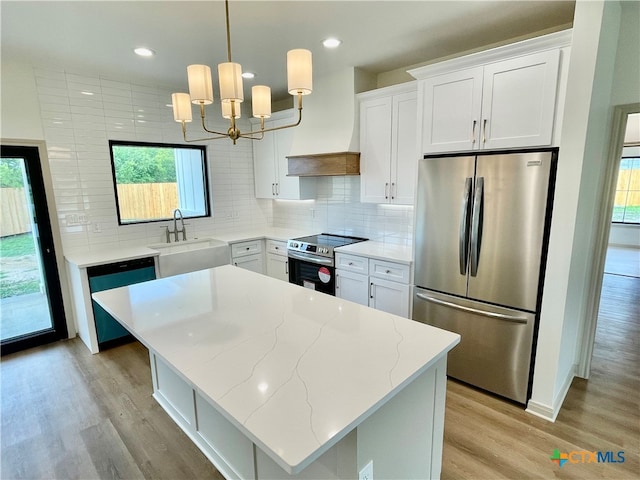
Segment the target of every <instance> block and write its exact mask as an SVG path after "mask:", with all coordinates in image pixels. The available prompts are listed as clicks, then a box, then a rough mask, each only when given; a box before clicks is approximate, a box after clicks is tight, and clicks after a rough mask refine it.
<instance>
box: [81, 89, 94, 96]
mask: <svg viewBox="0 0 640 480" xmlns="http://www.w3.org/2000/svg"><path fill="white" fill-rule="evenodd" d="M80 93H81V94H82V95H93V92H88V91H86V90H83V91H82V92H80Z"/></svg>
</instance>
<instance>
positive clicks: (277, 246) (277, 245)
mask: <svg viewBox="0 0 640 480" xmlns="http://www.w3.org/2000/svg"><path fill="white" fill-rule="evenodd" d="M267 252H269V253H275V254H276V255H282V256H283V257H286V256H287V242H282V241H280V240H269V239H267Z"/></svg>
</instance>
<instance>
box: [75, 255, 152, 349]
mask: <svg viewBox="0 0 640 480" xmlns="http://www.w3.org/2000/svg"><path fill="white" fill-rule="evenodd" d="M87 276H88V277H89V290H90V292H91V293H94V292H101V291H103V290H109V289H111V288H117V287H124V286H127V285H133V284H134V283H140V282H146V281H148V280H155V278H156V269H155V262H154V260H153V257H148V258H139V259H135V260H127V261H122V262H116V263H108V264H105V265H96V266H93V267H88V268H87ZM91 302H92V306H93V317H94V320H95V325H96V336H97V340H98V350H104V349H106V348H110V347H115V346H117V345H122V344H124V343H128V342H131V341H133V339H134V338H133V336H132V335H131V334H130V333H129V331H128V330H127V329H126V328H124V327H123V326H122V325H120V323H119V322H118V321H117V320H116V319H115V318H113V317H112V316H111V315H109V313H107V311H106V310H105V309H104V308H102V307H101V306H100V305H98V304H97V303H96V301H95V300H92V301H91Z"/></svg>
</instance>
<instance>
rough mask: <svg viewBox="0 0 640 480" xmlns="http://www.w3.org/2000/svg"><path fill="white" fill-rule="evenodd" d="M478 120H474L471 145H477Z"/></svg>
mask: <svg viewBox="0 0 640 480" xmlns="http://www.w3.org/2000/svg"><path fill="white" fill-rule="evenodd" d="M477 123H478V121H477V120H475V119H474V120H473V126H472V127H471V144H472V145H474V144H475V143H476V124H477Z"/></svg>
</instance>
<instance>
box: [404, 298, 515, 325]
mask: <svg viewBox="0 0 640 480" xmlns="http://www.w3.org/2000/svg"><path fill="white" fill-rule="evenodd" d="M416 297H418V298H419V299H421V300H424V301H425V302H429V303H435V304H436V305H442V306H443V307H449V308H453V309H454V310H461V311H463V312H469V313H475V314H477V315H482V316H484V317H491V318H495V319H498V320H506V321H508V322H514V323H527V318H526V317H519V316H516V315H506V314H504V313H496V312H487V311H486V310H478V309H477V308H471V307H465V306H464V305H458V304H457V303H452V302H447V301H445V300H440V299H439V298H435V297H430V296H428V295H425V294H424V293H416Z"/></svg>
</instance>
